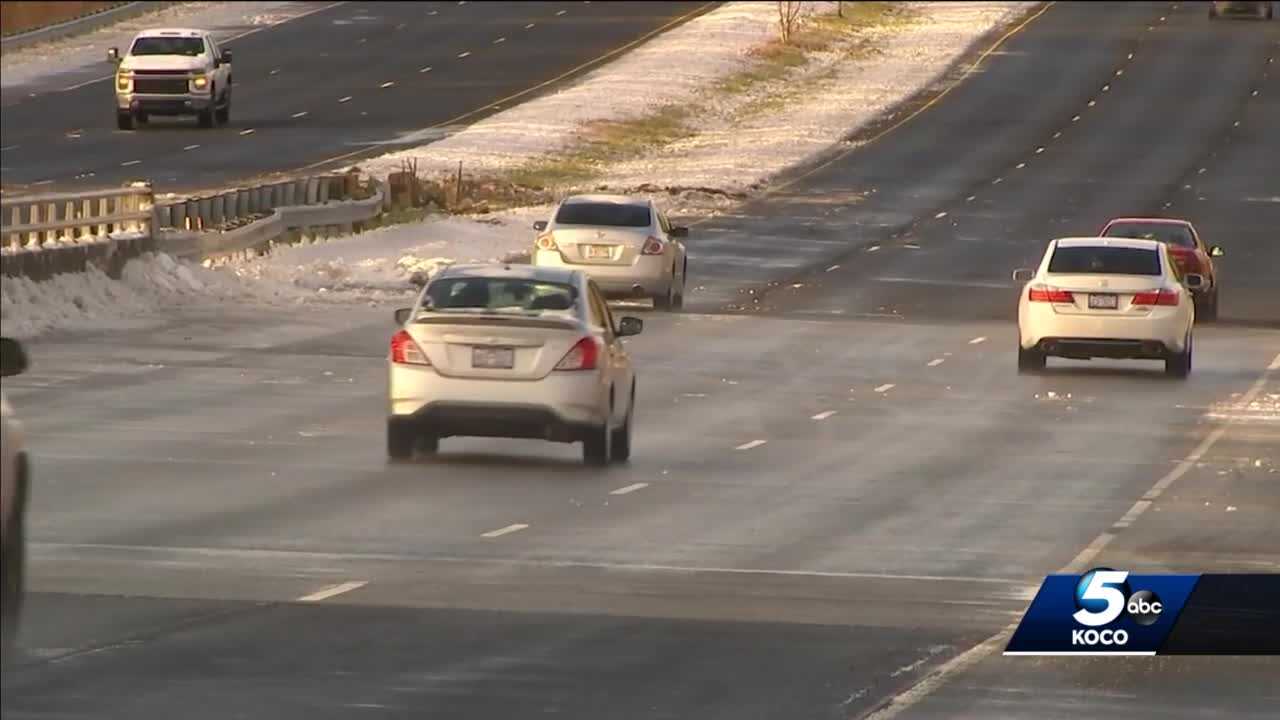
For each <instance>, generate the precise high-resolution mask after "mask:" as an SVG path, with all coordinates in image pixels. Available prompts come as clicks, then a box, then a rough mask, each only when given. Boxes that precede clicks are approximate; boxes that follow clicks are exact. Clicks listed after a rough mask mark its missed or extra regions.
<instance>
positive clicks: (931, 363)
mask: <svg viewBox="0 0 1280 720" xmlns="http://www.w3.org/2000/svg"><path fill="white" fill-rule="evenodd" d="M944 362H946V361H945V360H943V359H942V358H934V359H932V360H930V361H929V367H938V366H939V365H941V364H942V363H944Z"/></svg>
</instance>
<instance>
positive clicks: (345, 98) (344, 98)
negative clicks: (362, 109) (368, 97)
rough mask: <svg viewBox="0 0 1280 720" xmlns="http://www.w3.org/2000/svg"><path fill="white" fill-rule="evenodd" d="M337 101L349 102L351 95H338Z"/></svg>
mask: <svg viewBox="0 0 1280 720" xmlns="http://www.w3.org/2000/svg"><path fill="white" fill-rule="evenodd" d="M338 102H339V103H349V102H351V96H350V95H348V96H346V97H340V98H338Z"/></svg>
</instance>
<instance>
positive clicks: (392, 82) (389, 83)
mask: <svg viewBox="0 0 1280 720" xmlns="http://www.w3.org/2000/svg"><path fill="white" fill-rule="evenodd" d="M395 85H396V81H395V80H388V81H386V82H384V83H382V84H381V85H379V86H378V87H380V88H382V89H383V90H386V89H387V88H389V87H395Z"/></svg>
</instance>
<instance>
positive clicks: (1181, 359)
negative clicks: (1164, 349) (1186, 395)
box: [1164, 335, 1194, 380]
mask: <svg viewBox="0 0 1280 720" xmlns="http://www.w3.org/2000/svg"><path fill="white" fill-rule="evenodd" d="M1193 349H1194V348H1193V344H1192V340H1191V336H1189V335H1188V336H1187V347H1186V349H1185V350H1183V351H1182V352H1180V353H1175V354H1173V355H1170V356H1169V357H1167V358H1165V360H1164V374H1165V375H1168V376H1169V377H1175V378H1178V379H1180V380H1181V379H1185V378H1186V377H1187V376H1188V375H1190V374H1191V355H1192V350H1193Z"/></svg>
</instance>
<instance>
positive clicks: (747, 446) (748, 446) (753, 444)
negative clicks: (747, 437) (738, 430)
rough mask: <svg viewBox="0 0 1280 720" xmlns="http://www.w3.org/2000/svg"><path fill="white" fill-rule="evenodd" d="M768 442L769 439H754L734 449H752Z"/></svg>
mask: <svg viewBox="0 0 1280 720" xmlns="http://www.w3.org/2000/svg"><path fill="white" fill-rule="evenodd" d="M767 442H769V441H768V440H752V441H751V442H744V443H742V444H741V445H739V446H737V447H735V448H734V450H750V449H752V448H758V447H760V446H761V445H764V444H765V443H767Z"/></svg>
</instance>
